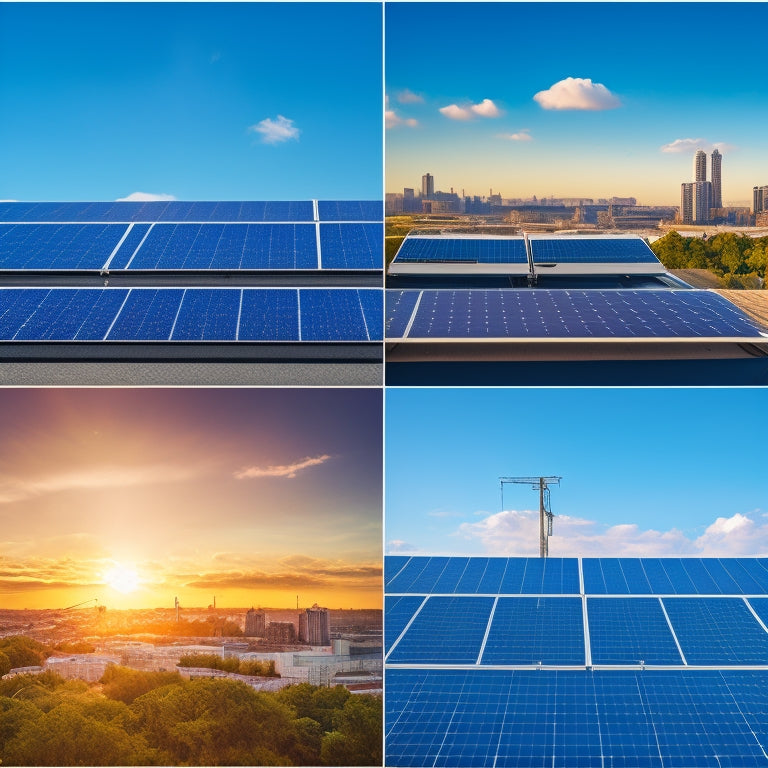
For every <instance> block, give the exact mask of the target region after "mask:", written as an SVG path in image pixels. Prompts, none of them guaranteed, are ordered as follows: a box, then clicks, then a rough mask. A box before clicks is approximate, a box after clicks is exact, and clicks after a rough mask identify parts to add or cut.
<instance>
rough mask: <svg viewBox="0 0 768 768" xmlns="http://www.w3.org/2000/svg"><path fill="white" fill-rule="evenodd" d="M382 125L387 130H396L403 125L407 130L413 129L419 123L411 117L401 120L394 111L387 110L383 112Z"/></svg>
mask: <svg viewBox="0 0 768 768" xmlns="http://www.w3.org/2000/svg"><path fill="white" fill-rule="evenodd" d="M384 124H385V125H386V127H387V128H397V126H399V125H404V126H406V127H408V128H415V127H416V126H417V125H418V124H419V121H418V120H416V119H415V118H413V117H408V118H403V117H400V115H398V114H397V112H395V110H394V109H388V110H387V111H386V112H384Z"/></svg>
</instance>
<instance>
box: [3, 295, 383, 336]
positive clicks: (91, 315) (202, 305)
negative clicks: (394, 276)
mask: <svg viewBox="0 0 768 768" xmlns="http://www.w3.org/2000/svg"><path fill="white" fill-rule="evenodd" d="M381 338H382V327H381V291H378V290H376V289H354V288H301V289H297V288H0V341H5V342H19V341H144V342H151V341H263V342H268V341H286V342H293V341H305V342H306V341H362V342H365V341H380V340H381Z"/></svg>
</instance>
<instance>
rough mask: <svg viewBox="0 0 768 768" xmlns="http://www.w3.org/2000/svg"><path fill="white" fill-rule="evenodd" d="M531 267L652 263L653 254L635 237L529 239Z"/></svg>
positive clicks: (657, 262) (656, 260)
mask: <svg viewBox="0 0 768 768" xmlns="http://www.w3.org/2000/svg"><path fill="white" fill-rule="evenodd" d="M529 240H530V244H531V255H532V256H533V262H534V264H554V263H570V264H573V263H595V264H600V263H602V264H605V263H626V264H637V263H645V262H648V263H652V264H659V263H660V262H659V260H658V259H657V258H656V254H654V252H653V251H652V250H651V249H650V248H649V247H648V245H647V244H646V243H645V241H644V240H642V239H641V238H639V237H626V238H624V237H622V238H619V237H611V238H592V237H568V238H565V237H563V238H559V237H558V238H541V239H539V238H537V237H536V236H535V235H534V236H531V237H530V238H529Z"/></svg>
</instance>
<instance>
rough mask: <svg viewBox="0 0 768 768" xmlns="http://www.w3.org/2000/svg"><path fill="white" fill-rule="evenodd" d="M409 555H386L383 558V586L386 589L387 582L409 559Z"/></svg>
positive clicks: (387, 588)
mask: <svg viewBox="0 0 768 768" xmlns="http://www.w3.org/2000/svg"><path fill="white" fill-rule="evenodd" d="M410 559H411V558H410V555H387V556H386V557H385V558H384V587H385V589H386V590H387V591H390V589H389V583H390V582H391V581H392V579H394V578H395V576H396V575H397V574H398V573H400V571H401V570H402V569H403V568H404V567H405V565H406V564H407V563H408V561H409V560H410Z"/></svg>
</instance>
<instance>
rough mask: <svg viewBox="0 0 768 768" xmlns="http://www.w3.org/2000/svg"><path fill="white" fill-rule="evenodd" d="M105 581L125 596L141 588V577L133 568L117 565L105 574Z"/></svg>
mask: <svg viewBox="0 0 768 768" xmlns="http://www.w3.org/2000/svg"><path fill="white" fill-rule="evenodd" d="M104 581H105V582H106V583H107V584H108V585H109V586H110V587H112V589H114V590H117V591H118V592H122V593H123V594H124V595H126V594H128V593H129V592H135V591H136V590H137V589H138V588H139V583H140V580H139V576H138V574H137V573H136V571H134V570H133V569H131V568H127V567H126V566H124V565H120V564H119V563H116V564H115V565H114V567H112V568H110V569H109V570H108V571H107V572H106V573H105V574H104Z"/></svg>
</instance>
